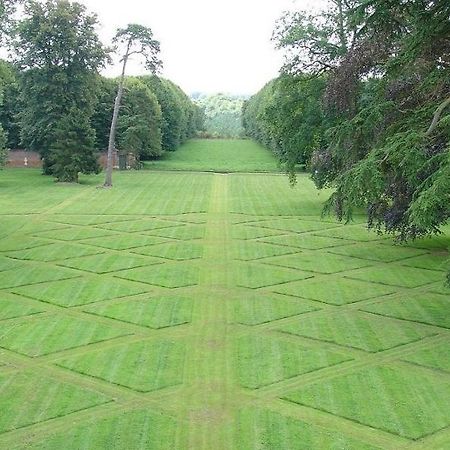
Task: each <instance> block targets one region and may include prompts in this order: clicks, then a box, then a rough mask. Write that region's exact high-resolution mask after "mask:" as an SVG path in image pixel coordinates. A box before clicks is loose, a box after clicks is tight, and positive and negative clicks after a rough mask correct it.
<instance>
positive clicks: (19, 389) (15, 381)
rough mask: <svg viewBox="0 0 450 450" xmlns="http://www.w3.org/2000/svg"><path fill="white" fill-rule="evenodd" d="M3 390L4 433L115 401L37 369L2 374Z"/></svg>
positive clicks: (0, 423) (0, 404)
mask: <svg viewBox="0 0 450 450" xmlns="http://www.w3.org/2000/svg"><path fill="white" fill-rule="evenodd" d="M0 392H1V393H2V395H1V396H0V410H1V411H2V413H1V414H0V432H1V433H4V432H5V431H11V430H15V429H17V428H22V427H26V426H28V425H32V424H34V423H39V422H44V421H46V420H49V419H53V418H55V417H62V416H65V415H67V414H70V413H73V412H75V411H81V410H83V409H88V408H92V407H93V406H97V405H101V404H104V403H109V402H110V401H111V399H110V398H108V397H105V396H104V395H102V394H100V393H98V392H95V391H92V390H87V389H82V388H80V387H78V386H75V385H72V384H69V383H65V382H62V381H59V380H57V379H54V378H49V377H47V376H45V375H43V374H42V373H40V372H36V371H33V373H32V372H31V371H29V372H22V373H12V374H6V375H0ZM64 448H65V446H64Z"/></svg>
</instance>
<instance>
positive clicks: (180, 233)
mask: <svg viewBox="0 0 450 450" xmlns="http://www.w3.org/2000/svg"><path fill="white" fill-rule="evenodd" d="M148 234H151V235H154V236H160V237H164V238H168V239H181V240H183V241H189V240H191V239H203V238H204V237H205V227H203V226H201V225H183V226H179V227H172V228H163V229H161V230H154V231H151V232H148Z"/></svg>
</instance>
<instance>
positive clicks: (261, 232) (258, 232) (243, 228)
mask: <svg viewBox="0 0 450 450" xmlns="http://www.w3.org/2000/svg"><path fill="white" fill-rule="evenodd" d="M281 233H282V231H276V230H270V229H269V228H261V227H258V228H257V227H255V226H248V225H235V226H234V227H233V228H232V230H231V237H232V238H233V239H257V238H263V237H269V236H278V235H280V234H281Z"/></svg>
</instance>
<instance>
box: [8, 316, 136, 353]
mask: <svg viewBox="0 0 450 450" xmlns="http://www.w3.org/2000/svg"><path fill="white" fill-rule="evenodd" d="M127 334H131V333H130V332H127V331H123V329H116V328H114V327H112V326H108V325H104V324H101V323H96V322H92V321H88V320H82V319H78V318H74V317H65V316H62V315H59V314H55V315H51V316H45V317H40V316H36V317H33V318H32V319H23V320H22V321H18V322H15V323H8V324H4V325H3V326H2V334H1V335H0V347H2V348H6V349H8V350H12V351H14V352H17V353H21V354H23V355H27V356H31V357H32V358H34V357H37V356H42V355H48V354H49V353H54V352H59V351H61V350H67V349H69V348H76V347H81V346H83V345H87V344H92V343H94V342H101V341H106V340H109V339H113V338H116V337H119V336H126V335H127Z"/></svg>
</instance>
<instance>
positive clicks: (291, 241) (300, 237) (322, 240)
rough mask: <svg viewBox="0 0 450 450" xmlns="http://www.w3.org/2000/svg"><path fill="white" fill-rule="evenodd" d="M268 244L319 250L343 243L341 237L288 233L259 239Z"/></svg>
mask: <svg viewBox="0 0 450 450" xmlns="http://www.w3.org/2000/svg"><path fill="white" fill-rule="evenodd" d="M261 240H262V241H264V242H268V243H269V244H276V245H286V246H287V247H297V248H300V249H306V250H320V249H323V248H330V247H337V246H340V245H344V242H345V241H343V240H342V239H333V238H328V237H321V236H314V235H312V234H288V235H284V236H272V237H267V238H263V239H261Z"/></svg>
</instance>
